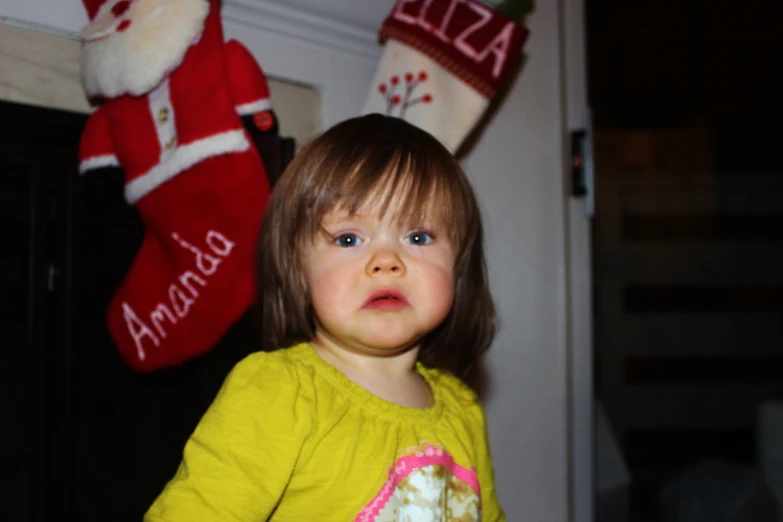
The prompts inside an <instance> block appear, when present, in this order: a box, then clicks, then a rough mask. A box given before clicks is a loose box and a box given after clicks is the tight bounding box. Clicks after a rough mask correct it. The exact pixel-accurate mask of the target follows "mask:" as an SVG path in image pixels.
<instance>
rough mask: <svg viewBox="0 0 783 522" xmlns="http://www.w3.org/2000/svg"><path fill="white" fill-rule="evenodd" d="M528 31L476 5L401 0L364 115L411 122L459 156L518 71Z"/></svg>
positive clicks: (389, 22)
mask: <svg viewBox="0 0 783 522" xmlns="http://www.w3.org/2000/svg"><path fill="white" fill-rule="evenodd" d="M526 38H527V30H526V29H525V28H524V27H523V26H521V25H520V24H518V23H516V22H513V21H511V20H509V19H508V18H506V17H504V16H503V15H501V14H500V13H498V12H496V11H494V10H492V9H491V8H489V7H487V6H486V5H484V4H482V3H480V2H477V1H475V0H398V1H397V4H396V5H395V6H394V8H393V9H392V11H391V13H390V14H389V16H388V17H387V18H386V20H385V21H384V22H383V25H382V27H381V29H380V39H381V41H382V42H384V50H383V54H382V56H381V60H380V63H379V64H378V68H377V70H376V73H375V77H374V78H373V82H372V88H371V91H370V93H369V95H368V97H367V100H366V102H365V105H364V108H363V111H362V112H363V113H364V114H368V113H374V112H377V113H382V114H387V115H391V116H397V117H400V118H403V119H405V120H407V121H409V122H411V123H412V124H414V125H416V126H418V127H420V128H422V129H424V130H426V131H428V132H429V133H430V134H432V135H433V136H435V137H436V138H438V139H439V140H440V141H441V142H442V143H443V144H444V145H445V146H446V147H447V148H448V149H449V150H450V151H451V152H455V151H456V150H457V149H458V148H459V146H460V144H462V142H463V140H464V139H465V137H466V136H467V134H468V133H469V132H470V131H471V129H472V128H473V127H474V126H475V124H476V122H477V121H478V120H479V118H480V117H481V115H482V114H483V112H484V110H485V109H486V107H487V105H488V103H489V101H490V100H491V99H492V97H493V96H494V95H495V93H496V91H497V89H498V87H499V85H500V84H501V83H502V82H503V80H504V79H505V78H506V76H507V75H508V73H509V72H511V71H512V70H513V67H514V65H515V63H516V58H517V57H518V55H519V53H520V51H521V49H522V46H523V44H524V41H525V39H526Z"/></svg>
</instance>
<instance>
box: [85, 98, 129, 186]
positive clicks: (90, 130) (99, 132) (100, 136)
mask: <svg viewBox="0 0 783 522" xmlns="http://www.w3.org/2000/svg"><path fill="white" fill-rule="evenodd" d="M117 166H119V161H118V160H117V156H115V154H114V147H113V145H112V141H111V135H110V134H109V124H108V121H107V119H106V113H105V111H103V109H101V108H98V109H97V110H96V111H95V112H93V113H92V114H91V115H90V117H89V118H88V119H87V124H86V125H85V126H84V130H82V134H81V136H80V137H79V172H80V173H81V174H84V173H86V172H89V171H91V170H93V169H97V168H101V167H117Z"/></svg>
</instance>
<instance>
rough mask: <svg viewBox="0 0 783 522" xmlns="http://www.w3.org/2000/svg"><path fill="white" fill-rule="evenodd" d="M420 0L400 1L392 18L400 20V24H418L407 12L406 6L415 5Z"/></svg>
mask: <svg viewBox="0 0 783 522" xmlns="http://www.w3.org/2000/svg"><path fill="white" fill-rule="evenodd" d="M418 1H419V0H399V1H398V2H397V5H396V6H395V8H394V12H393V13H392V17H393V18H394V19H395V20H399V21H400V22H402V23H404V24H408V25H414V24H415V23H416V17H415V16H411V15H409V14H407V13H406V12H405V5H406V4H415V3H416V2H418Z"/></svg>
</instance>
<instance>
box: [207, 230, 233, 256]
mask: <svg viewBox="0 0 783 522" xmlns="http://www.w3.org/2000/svg"><path fill="white" fill-rule="evenodd" d="M215 240H218V241H220V243H221V245H220V247H217V246H216V245H215ZM207 245H209V248H211V249H212V251H213V252H214V253H216V254H217V255H219V256H223V257H226V256H227V255H229V254H230V253H231V251H232V250H233V249H234V246H235V244H234V243H233V242H231V241H229V240H228V239H226V236H224V235H223V234H221V233H220V232H217V231H215V230H210V231H209V232H207Z"/></svg>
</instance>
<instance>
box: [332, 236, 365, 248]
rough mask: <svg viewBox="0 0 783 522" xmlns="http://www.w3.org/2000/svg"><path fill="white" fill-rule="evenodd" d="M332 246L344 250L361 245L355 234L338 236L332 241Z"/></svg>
mask: <svg viewBox="0 0 783 522" xmlns="http://www.w3.org/2000/svg"><path fill="white" fill-rule="evenodd" d="M334 244H335V245H337V246H341V247H344V248H347V247H354V246H359V245H361V244H362V240H361V239H359V236H357V235H356V234H340V235H339V236H337V239H335V240H334Z"/></svg>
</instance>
